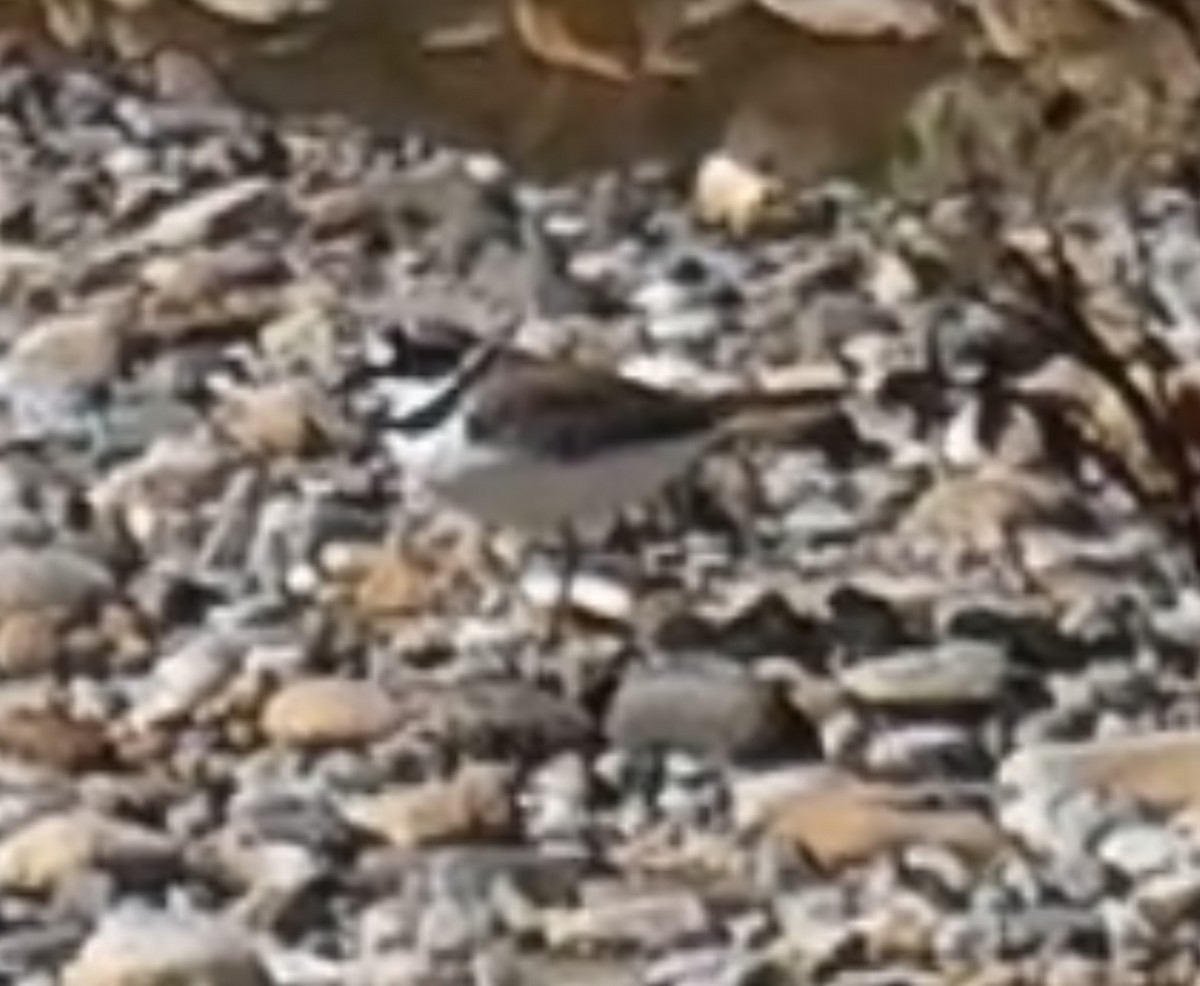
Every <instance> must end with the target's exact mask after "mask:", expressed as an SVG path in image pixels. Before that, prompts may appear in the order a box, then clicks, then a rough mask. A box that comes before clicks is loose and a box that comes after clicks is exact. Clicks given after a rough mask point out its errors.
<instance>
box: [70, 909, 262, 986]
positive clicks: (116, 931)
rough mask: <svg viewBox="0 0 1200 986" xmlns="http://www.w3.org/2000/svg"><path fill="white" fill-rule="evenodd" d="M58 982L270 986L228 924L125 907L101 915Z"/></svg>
mask: <svg viewBox="0 0 1200 986" xmlns="http://www.w3.org/2000/svg"><path fill="white" fill-rule="evenodd" d="M62 981H63V986H271V979H270V977H269V976H268V975H267V972H266V970H265V969H264V968H263V966H262V964H261V963H260V962H259V960H258V957H257V955H256V954H255V952H254V950H253V949H252V948H251V947H250V944H249V943H248V942H247V941H245V940H244V939H243V938H242V936H241V935H240V934H239V933H237V932H236V931H234V930H233V928H231V927H229V926H227V925H224V924H221V923H219V922H218V921H216V920H215V919H212V918H208V917H202V916H199V915H196V916H189V917H177V916H175V915H171V914H167V913H165V912H157V911H148V910H140V909H128V910H121V911H117V912H115V913H113V914H111V915H109V916H108V917H106V918H105V919H104V920H103V921H102V922H101V924H100V927H99V928H97V929H96V931H95V932H94V933H93V934H92V936H91V937H90V938H89V939H88V940H87V941H86V942H85V943H84V946H83V948H82V950H81V951H80V952H79V954H78V956H76V958H75V960H74V961H73V962H72V963H71V964H70V966H69V967H68V968H67V969H66V971H65V972H64V974H63V980H62Z"/></svg>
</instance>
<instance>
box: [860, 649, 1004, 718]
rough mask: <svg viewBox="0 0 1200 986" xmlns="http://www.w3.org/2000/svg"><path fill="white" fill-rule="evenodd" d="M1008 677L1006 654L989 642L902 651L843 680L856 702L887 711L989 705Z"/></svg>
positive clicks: (869, 663)
mask: <svg viewBox="0 0 1200 986" xmlns="http://www.w3.org/2000/svg"><path fill="white" fill-rule="evenodd" d="M1007 677H1008V666H1007V661H1006V659H1005V656H1004V653H1003V652H1002V651H1000V650H999V649H997V648H993V647H990V646H988V645H986V644H980V645H976V644H946V645H944V646H943V647H942V648H940V649H939V650H936V651H931V652H900V653H897V654H891V655H889V656H887V657H881V658H876V659H873V660H866V661H862V662H860V663H858V664H855V665H854V666H853V667H850V668H847V669H846V670H845V671H843V672H842V673H841V674H840V675H839V681H840V682H841V685H842V687H843V688H845V689H846V691H848V692H849V693H850V694H851V695H853V696H854V697H855V698H857V699H860V700H861V701H863V702H868V703H870V704H872V705H879V706H886V707H889V708H896V707H905V706H908V707H912V706H917V707H920V706H955V705H958V706H977V705H987V704H990V703H992V702H994V701H996V699H997V698H999V696H1000V695H1001V693H1002V692H1003V690H1004V687H1005V682H1006V679H1007Z"/></svg>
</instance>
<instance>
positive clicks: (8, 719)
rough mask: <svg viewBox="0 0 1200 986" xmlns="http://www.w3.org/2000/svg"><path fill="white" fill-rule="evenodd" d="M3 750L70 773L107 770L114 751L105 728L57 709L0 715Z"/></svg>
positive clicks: (14, 710)
mask: <svg viewBox="0 0 1200 986" xmlns="http://www.w3.org/2000/svg"><path fill="white" fill-rule="evenodd" d="M0 750H2V751H3V752H4V753H6V754H8V755H9V756H15V757H20V758H22V759H24V760H27V761H29V762H31V763H39V764H42V765H45V766H49V767H54V768H56V769H59V770H63V771H66V772H68V773H77V772H80V771H84V770H88V769H95V768H99V767H102V766H107V765H110V764H111V763H112V760H113V748H112V744H111V743H110V742H109V739H108V734H107V731H106V730H105V728H104V725H103V724H102V723H100V722H98V721H95V720H85V719H79V718H75V717H72V716H70V715H68V714H67V713H66V712H65V711H63V710H61V709H57V708H47V709H37V708H26V709H21V708H18V709H13V710H12V711H10V712H3V713H0Z"/></svg>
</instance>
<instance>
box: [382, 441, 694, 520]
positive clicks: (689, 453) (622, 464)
mask: <svg viewBox="0 0 1200 986" xmlns="http://www.w3.org/2000/svg"><path fill="white" fill-rule="evenodd" d="M705 445H706V438H705V437H704V436H693V437H689V438H687V439H680V440H674V441H666V442H655V443H653V444H646V445H638V446H632V447H626V448H623V449H619V450H617V451H614V452H611V453H608V454H605V455H603V456H598V457H595V458H591V459H586V460H576V461H573V462H571V463H568V464H563V463H560V462H557V461H554V460H550V459H541V458H531V457H525V458H512V457H509V456H508V455H500V454H493V453H489V452H487V451H485V450H477V449H472V450H471V451H469V452H468V451H467V450H466V449H465V448H464V446H463V445H462V444H461V443H459V442H457V441H455V440H454V439H453V437H452V436H448V435H446V434H445V433H443V434H442V435H441V436H440V438H439V439H437V440H433V439H430V440H427V441H426V442H425V443H424V447H421V446H422V442H417V443H406V446H405V447H404V448H396V449H395V454H396V457H397V459H398V460H399V462H400V464H401V466H402V467H404V466H406V465H407V467H408V468H409V469H411V470H412V471H413V473H414V474H416V475H417V476H418V477H419V479H420V480H421V481H422V482H424V483H426V484H427V485H428V486H429V487H430V488H431V489H432V490H433V491H434V492H435V493H436V494H437V495H438V496H439V497H441V498H442V499H444V500H445V501H446V502H447V503H449V504H450V505H452V506H454V507H456V508H457V509H459V510H461V511H463V512H465V513H469V514H471V515H473V516H475V517H477V518H479V519H480V520H484V521H487V522H488V523H493V524H501V525H505V526H509V527H516V528H520V529H522V530H526V531H532V532H537V531H546V530H550V529H553V528H556V527H560V526H561V525H562V524H564V523H566V522H568V521H571V522H580V521H584V522H586V521H594V520H599V519H603V518H606V517H608V516H610V515H612V514H613V513H615V512H616V511H618V510H619V509H620V508H622V507H624V506H628V505H630V504H633V503H636V502H638V501H640V500H645V499H647V498H648V497H650V496H652V495H653V494H654V493H656V492H657V491H659V490H660V489H661V488H662V486H663V485H664V484H666V483H667V482H668V481H670V480H671V479H673V478H675V477H676V476H679V475H680V474H681V473H683V472H684V471H685V470H686V469H687V468H688V466H689V465H691V464H692V462H694V461H695V459H696V458H697V456H698V455H699V454H700V453H701V452H702V451H703V449H704V446H705Z"/></svg>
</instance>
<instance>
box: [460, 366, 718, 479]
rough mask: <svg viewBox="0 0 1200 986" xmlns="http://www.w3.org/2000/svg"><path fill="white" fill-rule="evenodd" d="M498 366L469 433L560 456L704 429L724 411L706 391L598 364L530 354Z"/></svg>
mask: <svg viewBox="0 0 1200 986" xmlns="http://www.w3.org/2000/svg"><path fill="white" fill-rule="evenodd" d="M496 369H497V371H498V372H495V373H494V374H492V375H491V376H490V377H489V378H488V380H487V381H486V382H485V385H484V386H481V387H480V388H479V390H478V391H477V393H476V395H475V398H476V400H475V403H474V407H473V409H472V414H471V417H470V422H469V427H470V429H471V433H472V435H474V436H475V437H478V438H480V439H481V440H487V441H491V442H498V443H501V444H507V445H510V446H514V447H522V448H527V449H529V450H531V451H533V452H535V453H540V454H543V455H548V456H553V457H556V458H559V459H566V460H570V459H577V458H582V457H584V456H586V455H587V454H588V453H589V452H591V451H592V450H594V449H596V448H600V447H609V448H613V447H620V446H629V445H637V444H642V443H652V442H659V441H671V440H676V439H682V438H687V437H690V436H699V435H701V434H703V433H704V432H705V431H706V430H708V429H710V428H711V427H712V426H713V425H715V424H716V423H717V420H718V418H719V416H720V415H719V412H718V411H717V409H716V408H714V406H713V404H712V402H711V401H709V400H707V399H705V398H701V397H690V396H685V395H681V394H674V393H667V392H664V391H660V390H656V389H654V388H653V387H649V386H646V385H645V384H641V383H638V382H636V381H634V380H630V379H628V378H626V377H621V376H618V375H615V374H612V373H606V372H604V371H602V370H599V369H592V368H589V367H583V366H571V365H564V364H549V365H547V364H541V363H536V362H532V361H530V362H525V361H519V362H518V361H513V362H511V363H505V365H504V366H503V368H502V369H501V368H500V367H499V366H498V367H497V368H496Z"/></svg>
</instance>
